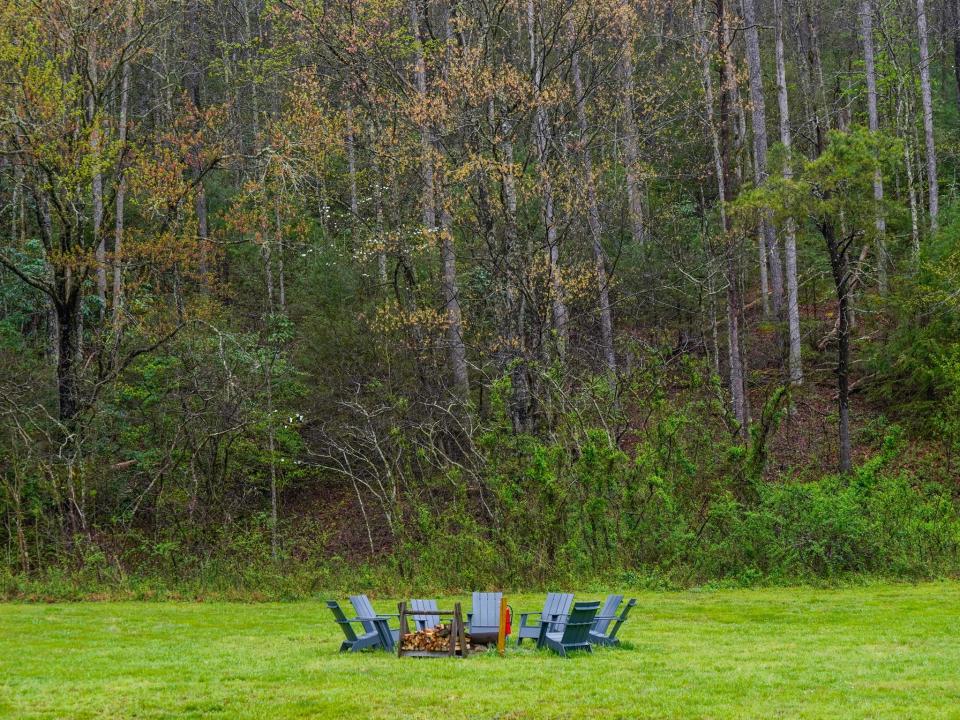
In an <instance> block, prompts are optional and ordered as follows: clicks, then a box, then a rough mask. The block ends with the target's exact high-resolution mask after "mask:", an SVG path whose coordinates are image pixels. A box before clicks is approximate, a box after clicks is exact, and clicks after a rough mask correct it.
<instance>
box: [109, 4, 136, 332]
mask: <svg viewBox="0 0 960 720" xmlns="http://www.w3.org/2000/svg"><path fill="white" fill-rule="evenodd" d="M134 18H135V16H134V3H133V0H127V26H126V32H125V33H124V35H125V37H126V42H127V45H128V46H129V45H130V44H131V43H132V42H133V23H134ZM130 72H131V68H130V59H129V58H124V61H123V69H122V70H121V71H120V120H119V130H118V139H119V141H120V152H121V155H120V158H121V162H120V169H119V174H120V177H119V178H117V194H116V198H115V202H116V211H115V213H114V214H115V215H116V217H115V218H114V232H113V328H114V332H117V333H119V330H120V324H121V320H122V317H123V314H122V311H123V257H122V252H123V233H124V214H125V211H126V196H127V176H126V172H125V168H124V161H125V156H126V153H127V122H128V112H129V105H130ZM117 345H119V343H117Z"/></svg>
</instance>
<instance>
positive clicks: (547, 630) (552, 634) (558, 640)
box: [537, 602, 600, 657]
mask: <svg viewBox="0 0 960 720" xmlns="http://www.w3.org/2000/svg"><path fill="white" fill-rule="evenodd" d="M599 610H600V603H599V602H579V603H574V605H573V612H571V613H570V614H569V615H568V616H567V617H566V618H564V619H561V620H560V621H559V622H557V623H555V624H550V623H545V622H544V623H540V637H539V638H538V639H537V647H540V648H542V647H546V648H550V649H551V650H553V651H554V652H555V653H558V654H560V655H563V656H564V657H566V656H567V654H568V653H570V652H572V651H575V650H585V651H586V652H593V650H592V648H591V647H590V628H592V627H593V621H594V618H596V617H597V612H598V611H599ZM558 626H559V628H560V629H557V630H554V628H555V627H558Z"/></svg>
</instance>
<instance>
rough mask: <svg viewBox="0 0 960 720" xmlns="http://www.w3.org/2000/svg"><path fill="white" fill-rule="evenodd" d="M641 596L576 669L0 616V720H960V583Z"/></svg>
mask: <svg viewBox="0 0 960 720" xmlns="http://www.w3.org/2000/svg"><path fill="white" fill-rule="evenodd" d="M592 597H595V596H591V595H588V594H583V595H582V596H579V595H578V599H582V600H586V599H591V598H592ZM637 598H638V601H639V602H638V604H637V607H636V608H634V612H633V615H632V616H631V618H630V620H629V621H628V623H627V624H626V625H625V626H624V628H623V631H622V633H621V635H622V637H623V638H624V640H625V641H627V642H626V643H625V644H626V647H623V648H620V649H603V650H596V651H594V653H593V655H592V656H587V655H580V656H578V657H574V658H571V659H567V660H564V659H562V658H560V657H556V656H553V655H550V654H547V653H546V652H545V651H536V650H534V649H533V648H532V647H531V648H530V649H527V646H528V644H527V643H524V647H523V648H521V649H520V650H517V649H516V648H513V647H512V648H510V650H509V652H508V654H507V656H506V657H505V658H500V657H498V656H496V655H495V654H489V655H483V656H479V655H478V656H473V657H470V658H468V659H467V660H450V659H447V658H443V659H412V658H403V659H399V658H397V657H395V656H392V655H388V654H386V653H383V652H365V653H362V654H344V655H340V654H338V653H337V649H338V647H339V644H340V640H341V634H340V630H339V628H338V627H337V626H336V625H334V623H333V622H332V618H331V615H330V612H329V611H328V610H327V609H326V607H324V606H323V605H322V604H321V603H319V602H298V603H283V604H262V605H260V604H234V603H197V604H189V603H135V602H123V603H79V604H62V605H0V717H3V718H18V719H20V718H22V719H27V718H57V719H58V720H59V719H66V718H70V719H71V720H73V719H78V720H79V719H81V718H98V719H104V718H178V719H179V718H201V717H202V718H271V719H277V720H282V719H286V718H340V717H351V718H368V717H373V718H394V717H410V718H443V719H444V720H453V719H454V718H580V717H592V718H647V717H649V718H747V717H749V718H777V717H783V718H925V719H926V718H960V583H933V584H925V585H918V586H900V585H872V586H868V587H860V588H851V589H841V590H815V589H809V588H797V589H772V590H731V591H716V592H684V593H659V592H658V593H653V592H650V593H648V592H643V593H639V594H638V595H637ZM510 603H511V604H512V605H513V607H514V609H535V608H537V607H538V606H539V605H540V603H542V597H541V596H537V595H524V596H512V597H511V598H510ZM447 604H450V603H449V601H447V602H443V603H441V607H443V606H445V605H447ZM375 605H377V607H378V608H379V609H381V610H383V611H390V610H392V611H393V612H395V611H396V610H395V604H394V603H393V602H391V601H389V600H381V601H377V602H375Z"/></svg>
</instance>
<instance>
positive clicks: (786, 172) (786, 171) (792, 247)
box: [773, 0, 803, 385]
mask: <svg viewBox="0 0 960 720" xmlns="http://www.w3.org/2000/svg"><path fill="white" fill-rule="evenodd" d="M773 12H774V22H775V24H776V38H775V46H774V55H775V57H776V65H777V105H778V106H779V110H780V142H781V143H782V144H783V147H784V150H785V152H786V157H785V159H784V163H783V176H784V177H785V178H787V179H790V178H792V177H793V162H792V159H791V157H790V153H791V147H792V137H791V133H790V104H789V99H788V96H787V70H786V63H785V60H784V52H783V0H773ZM783 232H784V251H785V255H786V258H785V259H786V282H787V329H788V335H789V338H790V340H789V352H788V366H789V371H790V382H791V383H793V384H794V385H800V384H801V383H802V382H803V360H802V356H801V345H800V290H799V283H798V281H797V233H796V222H795V221H794V220H793V218H789V219H788V220H787V221H786V223H784V226H783Z"/></svg>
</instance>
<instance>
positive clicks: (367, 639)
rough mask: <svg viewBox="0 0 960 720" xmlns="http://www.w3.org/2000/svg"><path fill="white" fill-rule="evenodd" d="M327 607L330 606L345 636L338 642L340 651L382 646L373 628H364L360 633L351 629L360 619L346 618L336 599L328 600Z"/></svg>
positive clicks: (377, 633)
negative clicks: (344, 638)
mask: <svg viewBox="0 0 960 720" xmlns="http://www.w3.org/2000/svg"><path fill="white" fill-rule="evenodd" d="M327 607H328V608H330V612H332V613H333V619H334V620H336V621H337V624H338V625H339V626H340V629H341V630H343V634H344V635H345V636H346V640H344V641H343V642H342V643H341V644H340V652H358V651H360V650H363V649H365V648H376V647H382V646H383V643H382V642H381V640H380V633H379V632H377V631H376V630H375V629H374V630H367V629H366V628H364V630H363V632H362V633H360V634H357V631H356V630H354V629H353V625H354V624H357V625H361V621H360V620H359V619H358V618H352V619H348V618H347V616H346V615H344V614H343V610H341V609H340V603H338V602H337V601H336V600H328V601H327ZM361 627H362V625H361Z"/></svg>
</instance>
